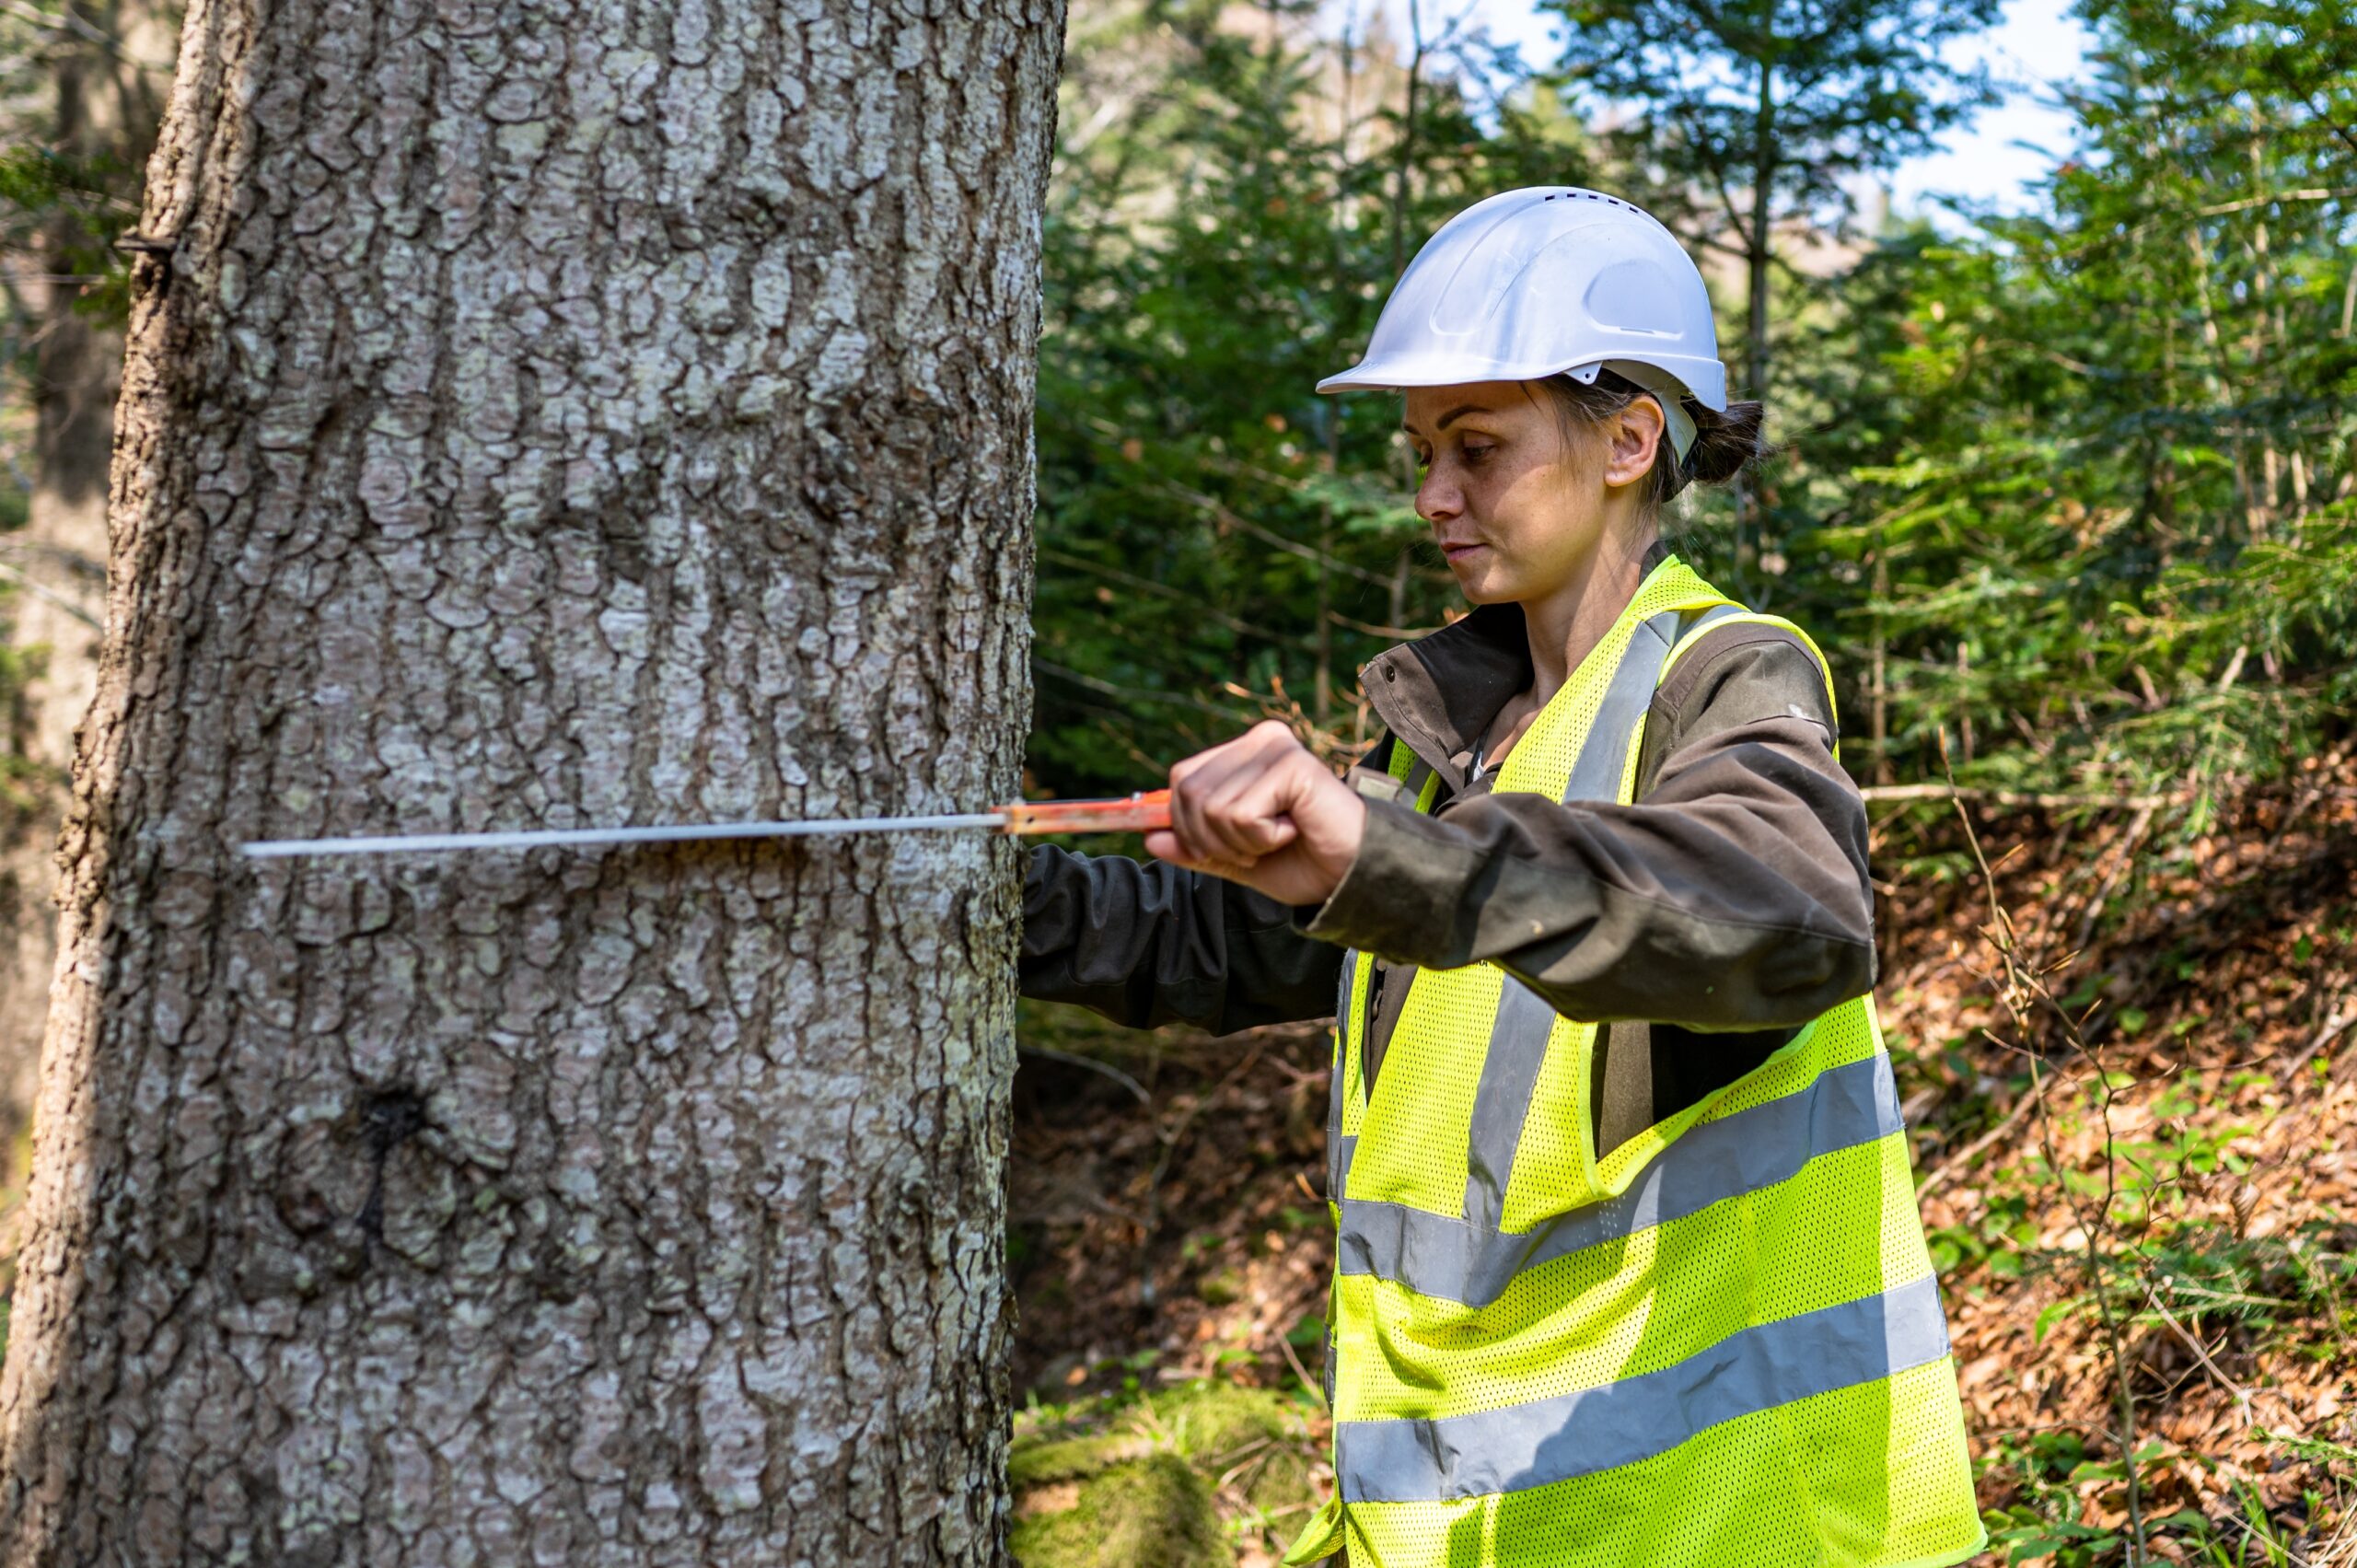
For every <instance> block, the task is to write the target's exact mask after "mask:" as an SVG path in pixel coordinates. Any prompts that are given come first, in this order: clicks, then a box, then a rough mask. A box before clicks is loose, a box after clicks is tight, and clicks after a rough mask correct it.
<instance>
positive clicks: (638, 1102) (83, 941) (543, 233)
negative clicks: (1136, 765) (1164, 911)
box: [0, 0, 1062, 1568]
mask: <svg viewBox="0 0 2357 1568" xmlns="http://www.w3.org/2000/svg"><path fill="white" fill-rule="evenodd" d="M1061 39H1062V15H1061V6H1059V5H1058V3H1057V0H929V3H928V0H901V3H900V4H888V3H869V0H785V3H784V4H771V3H756V0H580V3H579V4H576V5H572V6H548V7H545V8H542V7H536V6H521V5H512V6H509V5H503V6H492V5H477V4H472V3H470V0H201V3H200V4H198V5H196V6H193V7H192V10H191V13H190V16H189V17H188V21H187V25H186V29H185V31H184V34H183V39H182V58H181V65H180V74H179V77H178V79H177V82H176V84H175V87H174V90H173V99H172V103H171V105H170V108H169V110H168V115H167V117H166V122H165V125H164V129H163V133H162V135H161V137H160V139H159V142H158V145H157V154H156V157H155V159H154V161H153V163H152V164H151V166H150V168H149V178H148V186H147V189H148V192H149V193H148V198H147V208H146V213H145V219H144V222H143V233H144V235H145V238H146V239H147V240H148V241H149V242H150V243H151V244H152V246H153V247H154V250H153V251H152V252H151V253H150V254H148V255H147V256H145V258H144V259H143V260H142V261H140V263H139V273H138V278H137V280H136V281H137V285H138V286H137V289H136V292H135V296H134V311H133V319H132V324H131V331H130V338H131V347H130V355H129V360H128V364H127V366H126V369H125V379H124V392H123V398H122V412H121V415H120V422H119V424H118V428H117V436H116V450H115V457H114V466H113V470H112V482H111V485H112V498H111V505H112V528H113V552H112V557H111V561H110V585H109V592H110V616H109V627H110V630H109V633H108V638H107V643H106V649H105V654H104V657H103V660H102V665H101V669H100V675H99V696H98V701H97V703H96V706H95V708H94V710H93V714H92V718H91V722H90V726H89V730H88V735H87V740H86V743H85V749H84V756H83V759H82V763H81V766H80V768H79V770H78V773H77V781H76V795H75V810H74V814H73V816H72V818H71V819H70V820H69V822H68V824H67V828H66V836H65V843H64V859H65V865H66V867H67V869H66V876H65V880H64V892H63V900H62V901H63V905H64V921H63V925H62V935H61V954H60V958H59V970H58V974H59V979H58V983H57V987H56V991H55V1000H54V1003H53V1011H52V1020H51V1024H50V1034H49V1040H48V1043H47V1061H46V1065H45V1069H44V1073H43V1082H42V1087H41V1109H40V1132H39V1144H38V1148H37V1152H36V1165H35V1174H34V1189H33V1194H32V1200H31V1202H32V1212H33V1220H32V1225H33V1229H32V1234H31V1237H30V1239H29V1243H28V1247H27V1250H26V1254H25V1258H24V1263H23V1270H22V1275H21V1278H20V1283H19V1286H18V1293H17V1303H16V1308H15V1318H14V1329H15V1332H14V1335H13V1337H12V1342H11V1343H10V1344H9V1347H8V1357H7V1365H6V1376H5V1380H0V1474H4V1475H5V1483H6V1492H5V1495H0V1558H5V1561H6V1562H9V1563H11V1564H46V1563H97V1562H106V1563H110V1564H111V1563H117V1562H140V1563H143V1564H151V1563H169V1562H220V1561H226V1560H229V1559H232V1558H234V1559H237V1560H239V1561H252V1562H284V1563H303V1564H313V1565H319V1564H329V1563H358V1562H367V1563H370V1564H408V1563H417V1564H424V1563H435V1564H441V1563H466V1562H478V1563H498V1564H507V1563H526V1562H532V1563H564V1564H586V1563H606V1562H612V1563H633V1564H639V1563H656V1562H666V1563H668V1562H677V1563H682V1564H688V1563H692V1564H696V1565H698V1568H702V1565H707V1564H735V1563H756V1562H758V1563H761V1564H765V1565H766V1564H789V1563H812V1564H835V1563H854V1562H855V1563H862V1564H866V1563H898V1562H926V1563H934V1562H989V1561H993V1560H994V1559H997V1558H999V1557H1000V1556H1002V1555H1003V1552H1002V1549H1001V1546H1000V1541H1001V1540H1002V1539H1003V1536H1004V1479H1003V1473H1002V1472H1003V1469H1004V1465H1003V1452H1004V1431H1005V1423H1006V1406H1005V1387H1004V1370H1003V1352H1004V1341H1005V1335H1006V1315H1007V1302H1006V1297H1005V1294H1004V1289H1003V1286H1002V1269H1001V1249H1002V1242H1003V1229H1002V1222H1001V1209H1002V1197H1001V1181H1002V1169H1001V1167H1002V1160H1003V1156H1004V1146H1005V1138H1006V1110H1005V1093H1006V1088H1007V1084H1008V1080H1009V1077H1010V1075H1011V1073H1012V1068H1013V1062H1014V1051H1013V1039H1012V1017H1013V990H1012V987H1013V981H1012V963H1011V959H1012V955H1013V951H1014V946H1015V941H1016V920H1017V910H1016V886H1017V882H1018V878H1017V877H1016V863H1015V861H1014V859H1013V855H1012V851H1011V849H1010V847H1009V846H1008V845H1007V844H1006V843H1004V842H1000V841H994V840H992V839H989V838H987V837H986V836H983V835H980V834H962V835H940V836H904V837H873V838H865V839H861V840H857V841H852V842H819V843H816V844H814V845H810V846H808V847H800V848H795V847H767V848H750V847H743V846H708V847H703V848H686V849H680V850H678V851H667V852H660V853H644V852H640V853H633V852H571V853H560V852H552V851H544V852H539V853H536V854H530V855H513V854H510V855H479V856H473V857H447V856H446V857H438V858H412V859H401V860H389V861H375V862H354V861H329V862H308V863H301V862H298V863H287V862H267V863H254V862H246V861H241V860H240V859H238V857H236V856H235V854H234V853H233V850H232V847H231V846H232V844H233V843H234V842H235V841H238V840H240V839H244V838H249V837H254V836H297V835H304V834H321V833H338V832H349V831H354V830H364V829H398V830H426V829H435V828H443V827H454V828H459V827H462V828H477V827H493V826H499V827H510V826H532V825H545V826H565V825H577V824H586V823H609V822H620V821H627V820H663V819H689V818H694V817H699V816H707V815H708V816H713V817H718V818H744V817H753V816H761V815H765V814H783V815H797V816H798V815H830V814H852V813H865V812H888V811H935V810H942V809H947V808H953V807H954V808H966V807H973V806H975V805H977V804H979V803H981V802H985V801H988V800H992V799H994V798H1000V797H1004V796H1007V795H1009V794H1011V793H1012V792H1013V790H1014V789H1015V787H1016V773H1017V755H1018V749H1019V743H1020V738H1021V736H1022V733H1023V730H1024V727H1025V724H1026V721H1027V718H1028V674H1027V662H1026V655H1027V633H1026V630H1025V628H1026V618H1027V612H1028V596H1029V568H1030V555H1031V543H1030V512H1031V444H1030V440H1031V436H1030V431H1031V424H1030V422H1031V401H1032V389H1033V374H1034V372H1033V350H1034V340H1035V336H1036V332H1037V330H1038V325H1037V323H1038V309H1039V302H1038V247H1039V211H1040V202H1041V192H1042V186H1043V182H1044V178H1045V172H1046V162H1047V158H1048V156H1049V149H1050V145H1051V132H1052V123H1051V122H1052V116H1053V112H1054V110H1053V105H1054V97H1053V91H1054V76H1055V72H1056V68H1057V63H1058V54H1059V52H1060V41H1061Z"/></svg>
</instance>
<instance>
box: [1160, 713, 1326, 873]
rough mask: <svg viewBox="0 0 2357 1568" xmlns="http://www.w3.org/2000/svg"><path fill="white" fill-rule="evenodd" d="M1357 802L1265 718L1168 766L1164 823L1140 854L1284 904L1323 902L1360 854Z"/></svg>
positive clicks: (1283, 729) (1284, 731)
mask: <svg viewBox="0 0 2357 1568" xmlns="http://www.w3.org/2000/svg"><path fill="white" fill-rule="evenodd" d="M1365 829H1366V802H1364V800H1361V799H1360V798H1359V797H1358V796H1357V795H1356V794H1355V793H1354V792H1353V791H1352V789H1351V788H1350V786H1348V785H1347V784H1343V783H1342V781H1341V780H1340V779H1338V778H1336V777H1335V776H1334V775H1333V774H1332V773H1331V772H1328V771H1327V769H1326V765H1325V764H1324V763H1323V762H1320V761H1318V759H1317V758H1315V757H1313V756H1311V755H1310V754H1309V752H1308V750H1307V749H1306V748H1305V747H1303V745H1302V744H1301V742H1300V741H1298V740H1296V739H1295V738H1294V735H1293V731H1291V730H1289V729H1287V728H1286V727H1285V726H1283V725H1282V724H1279V723H1278V722H1277V721H1276V720H1274V719H1269V720H1266V721H1264V722H1263V723H1260V724H1256V725H1254V726H1252V727H1251V728H1250V729H1248V730H1247V731H1245V732H1244V733H1243V734H1242V735H1239V736H1237V738H1235V739H1234V740H1231V741H1229V742H1227V743H1226V744H1225V745H1224V746H1214V747H1213V748H1212V749H1210V750H1208V751H1198V752H1197V753H1195V755H1193V756H1192V757H1190V758H1188V759H1187V760H1186V761H1183V762H1179V763H1176V764H1174V765H1173V766H1172V768H1171V770H1170V829H1169V830H1168V831H1167V832H1155V833H1148V834H1147V835H1146V836H1145V847H1146V853H1147V854H1151V855H1153V856H1155V858H1156V859H1159V860H1167V861H1168V862H1170V864H1172V865H1183V866H1186V867H1187V868H1189V869H1190V870H1193V871H1208V872H1209V873H1211V874H1212V875H1213V876H1214V877H1225V878H1226V879H1227V880H1228V881H1231V882H1240V883H1242V884H1243V885H1244V886H1245V887H1248V888H1251V889H1257V890H1259V891H1260V892H1263V893H1266V894H1268V895H1269V897H1271V898H1272V899H1276V900H1280V901H1282V902H1284V903H1288V904H1318V903H1324V902H1325V901H1326V898H1327V895H1329V893H1331V892H1333V890H1334V888H1335V886H1336V884H1338V883H1340V882H1341V879H1342V873H1343V872H1345V871H1347V870H1349V869H1350V865H1351V862H1352V860H1353V859H1354V858H1355V857H1356V856H1357V854H1358V853H1359V837H1360V835H1361V834H1362V833H1363V832H1364V831H1365Z"/></svg>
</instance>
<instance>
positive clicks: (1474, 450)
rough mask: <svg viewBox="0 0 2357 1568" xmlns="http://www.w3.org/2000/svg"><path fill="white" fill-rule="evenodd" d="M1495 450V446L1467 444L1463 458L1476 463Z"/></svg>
mask: <svg viewBox="0 0 2357 1568" xmlns="http://www.w3.org/2000/svg"><path fill="white" fill-rule="evenodd" d="M1496 450H1497V448H1496V447H1475V446H1471V445H1468V446H1467V447H1465V460H1466V461H1467V462H1469V463H1478V462H1480V460H1481V459H1484V458H1486V457H1488V456H1489V455H1490V454H1491V453H1492V452H1494V451H1496Z"/></svg>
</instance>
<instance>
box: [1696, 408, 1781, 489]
mask: <svg viewBox="0 0 2357 1568" xmlns="http://www.w3.org/2000/svg"><path fill="white" fill-rule="evenodd" d="M1684 401H1685V404H1686V412H1687V413H1688V414H1689V415H1690V416H1691V417H1692V419H1693V421H1694V444H1693V445H1692V446H1691V447H1688V448H1687V449H1686V459H1685V461H1683V462H1681V463H1680V464H1678V468H1679V470H1680V471H1682V472H1683V473H1685V474H1686V475H1687V476H1688V477H1689V478H1691V479H1695V480H1699V481H1700V482H1702V483H1704V484H1724V483H1725V482H1727V481H1729V480H1731V479H1733V478H1735V476H1736V475H1737V474H1739V473H1741V472H1742V471H1743V470H1745V469H1747V468H1750V467H1752V466H1753V465H1754V464H1757V463H1759V461H1761V460H1762V459H1765V458H1766V457H1767V456H1768V455H1769V450H1770V448H1769V446H1768V443H1767V442H1766V440H1765V439H1763V438H1762V432H1763V429H1764V426H1765V424H1766V411H1765V410H1764V409H1762V408H1761V406H1760V405H1759V403H1758V402H1739V403H1729V404H1727V406H1726V410H1725V412H1720V411H1719V410H1717V409H1714V408H1708V407H1705V406H1704V405H1703V404H1701V403H1699V402H1696V401H1694V400H1693V399H1692V398H1688V399H1686V400H1684Z"/></svg>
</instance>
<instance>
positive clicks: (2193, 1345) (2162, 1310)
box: [2144, 1284, 2250, 1426]
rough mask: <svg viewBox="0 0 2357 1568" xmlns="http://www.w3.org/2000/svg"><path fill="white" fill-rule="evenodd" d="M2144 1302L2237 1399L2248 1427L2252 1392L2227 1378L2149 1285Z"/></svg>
mask: <svg viewBox="0 0 2357 1568" xmlns="http://www.w3.org/2000/svg"><path fill="white" fill-rule="evenodd" d="M2144 1301H2145V1304H2146V1305H2147V1306H2149V1307H2152V1309H2153V1310H2154V1311H2155V1312H2157V1313H2159V1314H2160V1315H2161V1321H2162V1322H2164V1323H2166V1324H2167V1325H2168V1326H2169V1331H2170V1332H2172V1333H2174V1334H2175V1335H2177V1338H2178V1339H2180V1340H2182V1341H2184V1342H2185V1348H2186V1349H2188V1350H2189V1351H2191V1352H2192V1353H2193V1357H2194V1359H2195V1360H2196V1361H2199V1362H2200V1364H2201V1366H2202V1369H2203V1370H2204V1371H2206V1372H2208V1373H2209V1374H2210V1376H2212V1377H2214V1378H2216V1379H2217V1380H2218V1387H2220V1388H2223V1389H2225V1390H2226V1392H2227V1393H2229V1394H2232V1395H2233V1396H2234V1397H2235V1409H2236V1410H2238V1411H2241V1412H2242V1418H2243V1424H2244V1425H2245V1426H2248V1425H2249V1424H2250V1390H2249V1389H2248V1388H2244V1387H2243V1386H2242V1385H2241V1384H2239V1383H2237V1382H2235V1380H2234V1379H2233V1378H2231V1377H2229V1376H2226V1374H2225V1372H2224V1371H2223V1369H2221V1368H2220V1366H2219V1365H2218V1364H2217V1363H2216V1362H2214V1361H2212V1360H2211V1359H2210V1351H2209V1348H2208V1347H2207V1346H2205V1345H2203V1344H2202V1342H2200V1340H2199V1339H2196V1338H2195V1337H2194V1336H2193V1334H2192V1333H2190V1332H2189V1330H2187V1329H2186V1326H2185V1325H2184V1324H2182V1323H2180V1322H2178V1321H2177V1314H2176V1313H2174V1312H2171V1311H2170V1310H2169V1309H2168V1307H2167V1306H2166V1305H2165V1304H2164V1303H2163V1302H2162V1300H2161V1296H2160V1293H2159V1292H2158V1291H2156V1290H2154V1288H2153V1287H2152V1286H2151V1285H2149V1284H2148V1285H2146V1286H2145V1287H2144Z"/></svg>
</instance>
